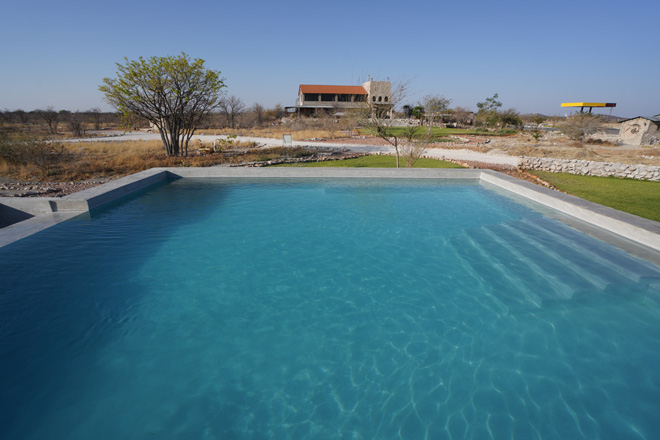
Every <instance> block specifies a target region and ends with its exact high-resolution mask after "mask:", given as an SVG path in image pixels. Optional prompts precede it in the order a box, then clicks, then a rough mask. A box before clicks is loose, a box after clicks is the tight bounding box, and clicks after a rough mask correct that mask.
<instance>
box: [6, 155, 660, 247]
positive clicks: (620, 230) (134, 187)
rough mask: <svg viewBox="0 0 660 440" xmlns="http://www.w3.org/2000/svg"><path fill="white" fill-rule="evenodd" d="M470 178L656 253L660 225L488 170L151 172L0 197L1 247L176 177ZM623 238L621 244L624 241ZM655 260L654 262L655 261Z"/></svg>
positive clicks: (368, 169) (344, 169) (229, 169)
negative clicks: (60, 191) (54, 192)
mask: <svg viewBox="0 0 660 440" xmlns="http://www.w3.org/2000/svg"><path fill="white" fill-rule="evenodd" d="M209 177H224V178H250V179H255V178H256V179H258V178H269V179H270V178H274V179H277V178H296V179H306V178H342V179H346V178H360V179H361V178H375V179H470V180H475V181H479V182H481V183H483V184H485V185H486V186H491V187H494V188H497V189H499V190H500V191H504V192H505V193H508V194H511V195H514V196H517V197H522V198H523V199H526V200H530V201H532V202H536V203H538V204H540V205H543V206H545V207H547V208H551V209H554V210H556V211H558V212H560V213H562V214H565V215H568V216H569V217H570V218H574V219H577V220H579V221H581V222H584V223H586V224H588V225H591V226H594V227H595V228H597V229H602V230H604V231H606V232H608V233H610V234H614V235H615V236H618V237H622V238H623V239H625V240H630V241H632V242H634V243H636V244H638V245H641V246H643V247H646V248H650V249H652V250H653V251H660V223H658V222H654V221H651V220H647V219H644V218H641V217H637V216H635V215H632V214H628V213H625V212H621V211H617V210H615V209H612V208H608V207H605V206H602V205H598V204H596V203H593V202H589V201H586V200H583V199H580V198H578V197H574V196H571V195H568V194H564V193H560V192H557V191H553V190H550V189H548V188H544V187H540V186H538V185H534V184H533V183H530V182H526V181H523V180H519V179H516V178H513V177H511V176H508V175H505V174H501V173H498V172H496V171H491V170H479V169H423V168H405V169H392V168H389V169H388V168H295V167H282V168H226V167H211V168H152V169H150V170H146V171H142V172H140V173H136V174H132V175H130V176H126V177H123V178H121V179H117V180H115V181H112V182H109V183H106V184H103V185H100V186H97V187H94V188H90V189H87V190H84V191H80V192H77V193H74V194H70V195H68V196H65V197H62V198H12V197H2V198H0V227H2V226H5V225H8V226H5V227H3V228H2V229H0V247H2V246H5V245H8V244H10V243H13V242H15V241H17V240H20V239H22V238H24V237H27V236H29V235H32V234H35V233H37V232H39V231H42V230H44V229H47V228H49V227H51V226H53V225H55V224H57V223H60V222H62V221H66V220H69V219H71V218H73V217H76V216H79V215H83V214H85V213H88V212H89V211H90V210H91V209H94V208H98V207H100V206H102V205H104V204H106V203H109V202H112V201H113V200H116V199H118V198H120V197H123V196H126V195H128V194H131V193H133V192H136V191H139V190H141V189H144V188H147V187H149V186H152V185H156V184H159V183H164V182H167V181H169V180H171V179H178V178H209ZM625 240H622V241H625ZM654 259H655V258H654Z"/></svg>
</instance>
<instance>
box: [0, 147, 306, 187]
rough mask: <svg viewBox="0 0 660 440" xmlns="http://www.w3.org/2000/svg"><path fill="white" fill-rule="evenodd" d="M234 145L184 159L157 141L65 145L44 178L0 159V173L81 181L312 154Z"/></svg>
mask: <svg viewBox="0 0 660 440" xmlns="http://www.w3.org/2000/svg"><path fill="white" fill-rule="evenodd" d="M253 146H254V144H253V143H252V142H247V143H245V142H238V143H235V144H232V145H231V149H226V150H224V151H222V152H209V153H207V154H200V153H198V152H197V150H196V149H194V148H193V147H189V152H190V153H191V154H190V155H189V156H187V157H166V156H165V151H164V148H163V146H162V144H161V142H160V141H125V142H119V141H115V142H84V143H82V142H81V143H75V144H67V145H66V152H65V154H66V157H65V160H63V161H59V162H58V163H56V164H54V165H53V167H52V170H51V171H50V172H49V174H48V175H46V176H44V175H43V174H42V173H40V172H39V170H37V169H35V168H34V167H31V166H16V165H11V164H9V163H7V162H4V161H2V160H0V174H2V175H3V176H7V177H11V178H15V179H17V180H29V181H38V180H49V181H84V180H89V179H94V178H115V177H121V176H125V175H128V174H131V173H136V172H139V171H143V170H147V169H149V168H154V167H181V166H185V167H207V166H214V165H228V164H235V163H245V162H256V161H265V160H273V159H278V158H282V157H285V156H286V157H303V156H309V155H312V154H313V153H314V152H313V151H311V150H308V149H305V148H301V147H298V148H282V147H274V148H252V147H253Z"/></svg>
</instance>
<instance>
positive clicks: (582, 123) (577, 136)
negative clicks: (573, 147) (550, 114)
mask: <svg viewBox="0 0 660 440" xmlns="http://www.w3.org/2000/svg"><path fill="white" fill-rule="evenodd" d="M558 126H559V130H560V131H561V132H562V133H564V134H565V135H566V136H568V137H569V138H571V139H573V140H574V141H578V142H582V141H583V140H584V138H586V137H587V136H589V135H591V134H594V133H596V132H597V131H598V129H599V128H600V126H601V122H600V119H599V118H598V116H597V115H592V114H591V113H576V114H574V115H571V116H569V117H568V118H566V120H565V121H564V122H562V123H560V124H558Z"/></svg>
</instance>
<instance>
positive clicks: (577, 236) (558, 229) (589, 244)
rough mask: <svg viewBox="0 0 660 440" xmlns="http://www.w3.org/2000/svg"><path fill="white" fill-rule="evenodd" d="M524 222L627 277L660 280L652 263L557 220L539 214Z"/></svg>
mask: <svg viewBox="0 0 660 440" xmlns="http://www.w3.org/2000/svg"><path fill="white" fill-rule="evenodd" d="M525 223H526V224H527V225H530V226H533V227H536V228H538V229H539V230H540V231H541V232H543V233H546V234H548V237H549V239H550V240H554V241H556V242H560V243H564V244H568V245H569V246H572V247H574V248H579V249H580V250H581V251H582V250H583V251H585V252H588V253H590V254H591V255H595V256H596V257H597V258H596V259H597V260H598V261H600V262H609V263H610V264H612V265H613V267H616V268H618V271H619V272H621V271H622V272H623V273H625V274H626V276H627V277H631V278H632V279H634V280H636V281H640V280H642V281H643V280H647V282H657V281H658V280H660V269H659V268H657V267H656V266H654V265H653V264H651V263H649V262H647V261H643V260H640V259H638V258H635V257H633V256H631V255H629V254H627V253H626V252H624V251H622V250H621V249H618V248H616V247H615V246H612V245H610V244H609V243H605V242H603V241H601V240H598V239H596V238H594V237H590V236H589V235H586V234H584V233H581V232H579V231H576V230H575V229H573V228H571V227H569V226H567V225H564V224H563V223H561V222H559V221H557V220H553V219H550V218H547V217H542V216H539V217H531V218H527V219H525Z"/></svg>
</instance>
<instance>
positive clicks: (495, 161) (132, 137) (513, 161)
mask: <svg viewBox="0 0 660 440" xmlns="http://www.w3.org/2000/svg"><path fill="white" fill-rule="evenodd" d="M226 137H227V136H225V135H206V134H202V135H195V136H193V137H192V139H191V142H194V141H195V140H197V139H199V140H200V141H202V142H205V143H212V142H213V141H214V140H216V139H223V138H226ZM159 139H160V135H159V134H158V133H145V132H130V133H121V132H116V133H110V135H109V136H105V137H96V138H83V139H71V140H69V142H106V141H107V142H113V141H144V140H159ZM236 140H238V141H252V142H255V143H257V144H259V145H263V146H267V147H280V146H282V145H283V142H282V140H281V139H272V138H261V137H248V136H238V137H237V138H236ZM293 145H294V146H301V147H305V146H310V147H327V148H333V147H334V148H348V149H349V150H350V151H352V152H355V153H372V154H374V153H375V154H378V153H380V154H394V147H392V146H389V145H370V143H369V142H368V141H367V140H365V142H364V143H360V140H359V139H355V141H354V142H346V141H342V142H337V143H336V144H333V143H332V141H323V142H321V141H318V142H317V141H293ZM425 156H427V157H433V158H437V159H451V160H459V161H466V162H480V163H485V164H492V165H507V166H517V165H518V163H519V162H520V158H519V157H517V156H508V155H506V154H489V153H479V152H477V151H471V150H468V149H462V150H454V149H445V148H429V149H427V150H426V154H425Z"/></svg>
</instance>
